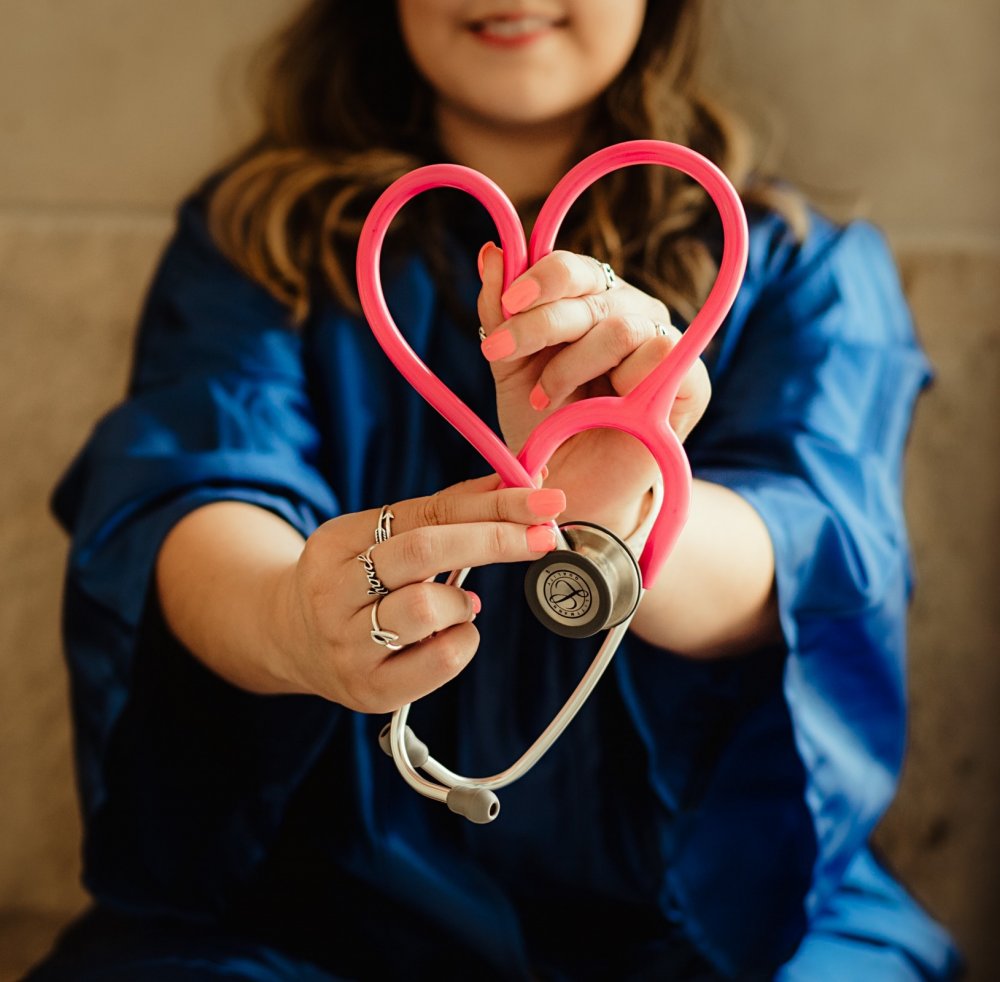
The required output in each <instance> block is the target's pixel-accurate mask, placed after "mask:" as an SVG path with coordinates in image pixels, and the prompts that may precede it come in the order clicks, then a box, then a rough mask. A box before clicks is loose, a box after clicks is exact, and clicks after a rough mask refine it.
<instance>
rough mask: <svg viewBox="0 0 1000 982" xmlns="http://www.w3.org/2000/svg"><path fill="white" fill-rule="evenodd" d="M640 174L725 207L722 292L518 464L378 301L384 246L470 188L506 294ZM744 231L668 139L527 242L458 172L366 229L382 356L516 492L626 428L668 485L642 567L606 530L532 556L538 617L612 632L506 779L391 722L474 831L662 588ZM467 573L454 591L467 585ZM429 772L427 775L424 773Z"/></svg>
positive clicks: (385, 736)
mask: <svg viewBox="0 0 1000 982" xmlns="http://www.w3.org/2000/svg"><path fill="white" fill-rule="evenodd" d="M637 164H659V165H661V166H666V167H673V168H675V169H677V170H679V171H681V172H682V173H684V174H686V175H688V176H689V177H691V178H693V179H694V180H695V181H697V182H698V183H699V184H700V185H701V186H702V187H703V188H704V189H705V191H706V192H707V193H708V195H709V197H710V198H711V199H712V201H713V202H714V204H715V206H716V208H717V209H718V211H719V215H720V217H721V220H722V228H723V249H722V259H721V262H720V264H719V272H718V275H717V277H716V281H715V284H714V285H713V287H712V290H711V292H710V293H709V295H708V298H707V299H706V300H705V303H704V304H703V305H702V308H701V310H700V311H699V312H698V314H697V315H696V316H695V318H694V320H693V321H692V322H691V324H690V326H689V327H688V328H687V330H686V331H685V332H684V334H683V336H682V337H681V339H680V340H679V341H678V342H677V344H676V346H675V347H674V348H673V350H672V351H671V352H670V354H669V355H668V357H667V358H666V359H665V360H664V361H663V362H662V363H661V364H660V365H659V366H658V367H657V368H656V369H655V370H654V371H653V372H651V373H650V374H649V375H648V376H647V377H646V379H645V380H644V381H643V382H641V383H640V384H639V385H638V386H636V388H635V389H633V390H632V391H631V392H630V393H629V394H628V395H627V396H600V397H595V398H590V399H584V400H581V401H579V402H574V403H571V404H568V405H566V406H563V407H561V408H560V409H558V410H557V411H556V412H554V413H553V414H552V415H551V416H549V417H548V418H547V419H545V420H544V422H542V423H541V424H540V425H539V426H538V427H537V428H536V429H535V430H534V431H533V432H532V434H531V435H530V437H529V438H528V440H527V442H526V443H525V445H524V448H523V449H522V450H521V453H520V454H519V455H518V456H517V457H515V456H514V455H513V454H512V453H511V452H510V451H509V450H508V449H507V447H506V446H505V445H504V444H503V442H502V441H501V440H500V438H499V437H498V436H497V434H496V433H494V432H493V431H492V430H491V429H490V428H489V427H488V426H487V425H486V424H485V423H484V422H483V421H482V420H481V419H480V418H479V417H478V416H477V415H476V414H475V413H473V412H472V410H471V409H469V407H468V406H467V405H466V404H465V403H464V402H462V401H461V400H460V399H459V398H458V397H457V396H456V395H455V394H454V393H453V392H452V391H451V390H450V389H449V388H448V387H447V386H445V385H444V384H443V383H442V382H441V381H440V380H439V379H438V378H437V377H436V376H435V375H433V373H431V371H430V370H429V369H428V368H427V366H426V365H425V364H424V362H423V361H421V359H420V358H419V357H418V356H417V354H416V353H415V352H414V351H413V349H412V348H411V347H410V345H409V344H408V343H407V342H406V340H405V339H404V338H403V336H402V334H401V333H400V331H399V328H398V327H397V326H396V324H395V322H394V320H393V318H392V316H391V314H390V313H389V310H388V307H387V306H386V302H385V297H384V295H383V292H382V284H381V278H380V273H379V263H380V258H381V251H382V244H383V241H384V239H385V235H386V232H387V230H388V228H389V225H390V223H391V222H392V220H393V218H394V217H395V216H396V214H397V213H398V212H399V210H400V209H401V208H402V207H403V205H405V204H406V203H407V202H408V201H410V199H412V198H414V197H415V196H416V195H418V194H420V193H422V192H424V191H427V190H430V189H432V188H439V187H450V188H456V189H458V190H461V191H465V192H467V193H469V194H471V195H473V196H474V197H476V198H478V200H479V201H480V202H481V203H482V205H483V206H484V207H485V208H486V210H487V211H488V212H489V214H490V217H491V218H492V219H493V222H494V224H495V225H496V228H497V231H498V233H499V236H500V244H501V247H502V249H503V257H504V277H503V288H504V289H505V290H506V288H507V287H508V286H509V285H510V284H511V282H512V281H513V280H514V279H515V278H516V277H518V276H520V275H521V274H522V273H523V272H525V270H527V269H528V267H529V266H531V265H534V263H536V262H537V261H538V260H539V259H540V258H542V257H543V256H545V255H547V254H548V253H549V252H551V251H552V248H553V246H554V244H555V239H556V235H557V233H558V231H559V228H560V226H561V224H562V222H563V219H564V218H565V216H566V213H567V212H568V211H569V209H570V207H571V206H572V204H573V203H574V202H575V201H576V199H577V198H578V197H579V195H580V194H581V193H582V192H583V191H584V190H586V188H588V187H589V186H590V185H591V184H592V183H593V182H594V181H596V180H598V179H599V178H601V177H604V176H605V175H607V174H609V173H611V172H612V171H614V170H617V169H618V168H620V167H629V166H634V165H637ZM747 250H748V231H747V221H746V215H745V213H744V211H743V206H742V204H741V202H740V199H739V196H738V194H737V193H736V190H735V189H734V188H733V186H732V184H731V183H730V182H729V180H728V179H727V178H726V176H725V175H724V174H723V173H722V171H721V170H719V168H718V167H716V166H715V165H714V164H713V163H711V161H709V160H707V159H706V158H705V157H703V156H701V155H700V154H698V153H696V152H695V151H693V150H690V149H688V148H686V147H682V146H678V145H676V144H672V143H664V142H661V141H658V140H634V141H630V142H627V143H620V144H617V145H615V146H612V147H607V148H605V149H603V150H599V151H598V152H597V153H594V154H592V155H591V156H589V157H587V158H586V159H584V160H582V161H581V162H580V163H579V164H577V165H576V166H575V167H573V168H572V170H570V171H569V173H567V174H566V176H565V177H563V178H562V180H560V181H559V183H558V184H557V185H556V186H555V188H554V189H553V190H552V192H551V194H550V195H549V197H548V198H547V199H546V201H545V203H544V205H543V206H542V208H541V211H540V212H539V214H538V219H537V221H536V223H535V227H534V230H533V232H532V235H531V242H530V246H529V245H526V243H525V239H524V232H523V229H522V227H521V221H520V219H519V217H518V215H517V212H516V210H515V208H514V206H513V205H512V204H511V202H510V200H509V199H508V198H507V196H506V195H505V194H504V193H503V191H501V190H500V188H499V187H497V185H496V184H494V183H493V182H492V181H491V180H490V179H489V178H487V177H485V176H484V175H483V174H481V173H479V172H478V171H475V170H472V169H471V168H467V167H462V166H459V165H456V164H432V165H430V166H427V167H421V168H418V169H417V170H414V171H412V172H410V173H409V174H405V175H404V176H403V177H401V178H399V179H398V180H397V181H395V182H394V183H393V184H391V185H390V186H389V187H388V188H387V189H386V191H385V192H384V193H383V194H382V195H381V197H380V198H379V199H378V201H376V203H375V205H374V207H373V208H372V210H371V212H370V213H369V215H368V218H367V219H366V221H365V224H364V228H363V229H362V232H361V237H360V240H359V243H358V262H357V278H358V292H359V295H360V299H361V306H362V308H363V310H364V313H365V316H366V317H367V319H368V323H369V325H370V326H371V329H372V331H373V332H374V334H375V336H376V338H377V339H378V341H379V343H380V344H381V346H382V348H383V349H384V351H385V352H386V354H387V355H388V356H389V358H390V359H391V361H392V362H393V364H394V365H395V366H396V368H397V369H398V370H399V371H400V373H401V374H402V375H403V376H404V378H406V380H407V381H408V382H409V383H410V384H411V385H412V386H413V387H414V388H415V389H416V390H417V391H418V392H419V393H420V394H421V395H422V396H423V397H424V398H425V399H426V400H427V401H428V402H429V403H430V405H431V406H433V407H434V408H435V409H436V410H437V411H438V412H439V413H441V415H442V416H444V418H445V419H447V420H448V422H450V423H451V424H452V425H453V426H454V427H455V428H456V429H457V430H458V431H459V432H460V433H461V434H462V435H463V436H464V437H465V438H466V439H467V440H468V441H469V442H470V443H471V444H472V445H473V447H475V448H476V450H478V451H479V453H480V454H481V456H482V457H483V458H484V459H485V460H486V461H487V463H488V464H489V465H490V466H491V467H492V468H493V469H494V470H495V471H496V473H497V474H499V476H500V477H501V479H502V480H503V482H504V484H505V485H507V486H508V487H537V486H539V484H540V475H541V471H542V468H543V467H544V465H545V464H546V463H547V462H548V461H549V459H550V458H551V457H552V455H553V453H555V451H556V450H557V449H558V448H559V447H560V446H561V445H562V444H563V443H565V442H566V441H567V440H568V439H569V438H570V437H572V436H575V435H576V434H577V433H580V432H582V431H583V430H587V429H596V428H607V429H617V430H621V431H623V432H625V433H628V434H630V435H631V436H633V437H635V438H636V439H638V440H639V441H640V442H641V443H642V444H643V445H644V446H645V447H646V448H647V449H648V450H649V451H650V453H651V454H652V455H653V457H654V459H655V460H656V463H657V466H658V467H659V469H660V474H661V476H662V486H661V487H658V488H657V489H654V493H655V499H654V503H653V506H652V508H651V509H650V511H649V513H648V516H647V518H646V520H645V521H644V522H643V525H642V527H641V528H640V529H639V530H637V531H636V532H635V533H633V535H632V536H630V542H639V543H642V542H644V545H643V546H642V548H641V552H640V555H639V557H638V558H636V556H635V554H634V552H633V550H632V549H631V548H630V547H629V545H628V544H627V543H626V542H624V541H622V540H621V539H620V538H619V537H618V536H616V535H614V534H613V533H612V532H610V531H608V530H607V529H605V528H602V527H601V526H599V525H594V524H591V523H587V522H573V523H569V524H565V525H562V526H558V528H557V531H558V533H559V536H560V538H559V547H558V548H557V549H556V550H555V551H554V552H550V553H548V554H547V555H545V556H544V557H543V558H541V559H538V560H536V561H535V562H534V563H532V564H531V566H530V567H529V569H528V571H527V574H526V577H525V597H526V599H527V602H528V604H529V606H530V607H531V610H532V611H533V612H534V614H535V616H536V617H537V618H538V619H539V620H540V621H541V622H542V623H543V624H545V625H546V626H547V627H548V628H549V629H550V630H552V631H554V632H555V633H556V634H559V635H561V636H563V637H568V638H585V637H591V636H593V635H595V634H598V633H599V632H601V631H607V632H608V633H607V635H606V637H605V638H604V640H603V642H602V644H601V646H600V648H599V650H598V652H597V654H596V655H595V657H594V659H593V661H592V662H591V664H590V667H589V668H588V669H587V670H586V672H585V673H584V675H583V677H582V678H581V680H580V682H579V683H578V685H577V687H576V689H574V691H573V692H572V694H571V695H570V696H569V698H568V699H567V700H566V702H565V703H564V705H563V706H562V708H561V709H560V710H559V712H558V713H557V714H556V716H555V718H554V719H553V720H552V722H551V723H549V725H548V726H547V727H546V728H545V729H544V731H543V732H542V733H541V734H540V735H539V737H538V738H537V739H536V740H535V742H534V743H532V744H531V746H530V747H528V749H527V750H526V751H525V752H524V753H523V754H522V755H521V756H520V757H519V758H518V759H517V760H516V761H515V762H514V763H513V764H511V766H510V767H508V768H507V769H506V770H503V771H501V772H500V773H498V774H494V775H491V776H489V777H478V778H477V777H466V776H465V775H462V774H456V773H454V772H453V771H451V770H449V769H448V768H447V767H445V766H444V765H443V764H441V763H440V762H439V761H437V760H435V759H434V758H433V757H432V756H431V755H430V753H429V752H428V749H427V747H426V746H425V745H424V744H423V743H422V742H421V741H420V740H419V739H418V738H417V737H416V735H415V734H414V733H413V731H412V730H411V729H410V727H409V726H407V718H408V716H409V712H410V705H409V704H407V705H405V706H402V707H400V708H399V709H398V710H396V712H395V713H393V716H392V722H391V723H389V724H387V725H386V726H385V727H384V728H383V730H382V732H381V734H380V735H379V743H380V744H381V746H382V749H383V750H384V751H385V752H386V753H387V754H389V755H390V756H391V757H392V758H393V760H394V761H395V762H396V767H397V768H398V770H399V772H400V774H402V776H403V778H404V780H405V781H406V782H407V783H408V784H409V785H410V787H412V788H413V789H414V790H415V791H418V792H419V793H420V794H422V795H424V796H426V797H428V798H431V799H433V800H435V801H441V802H445V803H447V805H448V808H449V809H451V810H452V811H453V812H456V813H457V814H459V815H464V816H465V817H466V818H467V819H469V820H470V821H472V822H476V823H478V824H485V823H487V822H492V821H493V820H494V819H495V818H496V817H497V815H498V814H499V812H500V802H499V799H498V798H497V796H496V791H497V790H499V789H500V788H503V787H505V786H506V785H508V784H511V783H512V782H514V781H516V780H517V779H518V778H519V777H522V776H523V775H524V774H525V773H527V771H528V770H530V769H531V767H533V766H534V764H535V763H536V762H537V761H538V760H539V759H540V758H541V757H542V756H543V755H544V754H545V753H546V751H548V750H549V748H550V747H551V746H552V745H553V743H555V741H556V740H557V739H558V738H559V736H560V735H561V734H562V732H563V730H565V729H566V727H567V726H568V725H569V723H570V721H571V720H572V719H573V717H574V716H575V715H576V714H577V712H579V710H580V708H581V707H582V706H583V704H584V703H585V702H586V700H587V698H588V697H589V696H590V694H591V692H592V691H593V689H594V686H595V685H596V684H597V682H598V680H599V679H600V677H601V676H602V675H603V674H604V671H605V670H606V669H607V667H608V665H609V664H610V663H611V659H612V658H613V657H614V655H615V652H616V651H617V650H618V647H619V645H620V644H621V641H622V638H623V637H624V636H625V632H626V631H627V630H628V628H629V624H630V623H631V621H632V618H633V616H634V615H635V612H636V609H637V608H638V606H639V603H640V601H641V599H642V596H643V594H644V593H645V590H646V589H647V588H648V587H650V586H652V585H653V583H654V581H655V579H656V576H657V575H658V573H659V571H660V569H661V568H662V566H663V564H664V562H665V561H666V559H667V557H668V556H669V554H670V551H671V549H672V548H673V546H674V543H675V542H676V541H677V536H678V535H679V534H680V530H681V528H682V527H683V525H684V521H685V519H686V517H687V511H688V505H689V502H690V497H691V469H690V466H689V464H688V459H687V456H686V454H685V453H684V450H683V448H682V446H681V444H680V441H679V440H678V438H677V436H676V434H675V433H674V432H673V430H672V429H671V428H670V426H669V423H668V417H669V413H670V408H671V406H672V405H673V402H674V399H675V397H676V395H677V391H678V388H679V386H680V384H681V381H682V379H683V378H684V376H685V375H686V373H687V372H688V370H689V369H690V368H691V366H692V365H693V364H694V362H695V361H696V359H697V358H699V357H700V356H701V354H702V353H703V352H704V350H705V348H706V347H707V345H708V343H709V341H710V340H711V339H712V337H713V335H714V334H715V332H716V331H717V330H718V329H719V326H720V325H721V324H722V321H723V319H724V318H725V316H726V314H728V312H729V309H730V307H731V306H732V304H733V301H734V299H735V297H736V293H737V291H738V290H739V287H740V283H741V281H742V278H743V273H744V270H745V269H746V262H747ZM467 573H468V570H467V569H465V570H456V571H454V572H452V573H451V574H450V576H449V577H448V582H449V583H452V584H454V585H461V583H462V582H463V580H464V579H465V576H466V575H467ZM421 772H423V773H421Z"/></svg>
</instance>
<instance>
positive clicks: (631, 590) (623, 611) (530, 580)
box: [524, 522, 642, 638]
mask: <svg viewBox="0 0 1000 982" xmlns="http://www.w3.org/2000/svg"><path fill="white" fill-rule="evenodd" d="M560 529H561V531H562V533H563V536H564V538H565V539H566V542H567V543H568V544H569V549H557V550H555V551H554V552H550V553H548V554H547V555H546V556H544V557H543V558H542V559H538V560H536V561H535V562H534V563H532V564H531V566H530V567H529V568H528V572H527V574H526V576H525V578H524V595H525V597H526V598H527V601H528V606H530V607H531V611H532V613H533V614H534V615H535V617H537V618H538V620H540V621H541V622H542V624H544V625H545V626H546V627H547V628H548V629H549V630H550V631H552V632H554V633H555V634H559V635H562V637H564V638H589V637H591V636H592V635H594V634H598V633H599V632H600V631H606V630H609V629H610V628H612V627H614V626H615V625H617V624H621V623H622V622H623V621H624V620H625V619H626V618H628V617H630V616H631V614H632V612H633V611H634V610H635V608H636V605H637V604H638V603H639V597H640V595H641V593H642V574H641V573H640V572H639V564H638V562H637V561H636V558H635V556H633V555H632V551H631V550H630V549H629V547H628V546H627V545H625V543H624V542H622V540H621V539H619V538H618V536H616V535H615V534H614V533H612V532H609V531H608V530H607V529H605V528H602V527H601V526H600V525H592V524H590V523H589V522H573V523H570V524H567V525H561V526H560Z"/></svg>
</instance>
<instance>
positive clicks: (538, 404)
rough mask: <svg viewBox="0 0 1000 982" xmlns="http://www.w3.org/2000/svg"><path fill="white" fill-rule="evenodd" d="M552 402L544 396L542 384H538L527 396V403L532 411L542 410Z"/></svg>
mask: <svg viewBox="0 0 1000 982" xmlns="http://www.w3.org/2000/svg"><path fill="white" fill-rule="evenodd" d="M551 401H552V400H551V399H549V397H548V396H547V395H546V394H545V390H544V389H543V388H542V383H541V382H538V383H537V384H536V385H535V387H534V388H533V389H532V390H531V394H530V395H529V396H528V402H530V403H531V408H532V409H538V410H542V409H544V408H545V407H546V406H548V404H549V403H550V402H551Z"/></svg>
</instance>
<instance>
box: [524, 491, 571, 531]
mask: <svg viewBox="0 0 1000 982" xmlns="http://www.w3.org/2000/svg"><path fill="white" fill-rule="evenodd" d="M528 507H529V508H530V509H531V510H532V511H533V512H534V513H535V514H536V515H538V516H539V517H540V518H555V516H556V515H558V514H559V513H560V512H561V511H565V509H566V494H565V492H563V491H560V490H559V488H542V490H541V491H532V492H531V494H529V495H528ZM546 527H547V526H546Z"/></svg>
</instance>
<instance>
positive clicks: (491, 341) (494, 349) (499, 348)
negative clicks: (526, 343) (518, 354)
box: [480, 327, 517, 361]
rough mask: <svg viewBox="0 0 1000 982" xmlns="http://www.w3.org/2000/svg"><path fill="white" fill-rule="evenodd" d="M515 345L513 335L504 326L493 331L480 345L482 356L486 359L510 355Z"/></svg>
mask: <svg viewBox="0 0 1000 982" xmlns="http://www.w3.org/2000/svg"><path fill="white" fill-rule="evenodd" d="M516 347H517V342H516V341H515V340H514V335H513V334H511V333H510V331H508V330H507V328H506V327H504V328H502V329H501V330H499V331H494V332H493V333H492V334H491V335H490V336H489V337H488V338H487V339H486V340H485V341H484V342H483V343H482V344H481V345H480V349H481V350H482V352H483V357H484V358H485V359H486V360H487V361H496V360H497V359H498V358H506V357H507V355H512V354H513V353H514V349H515V348H516Z"/></svg>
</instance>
